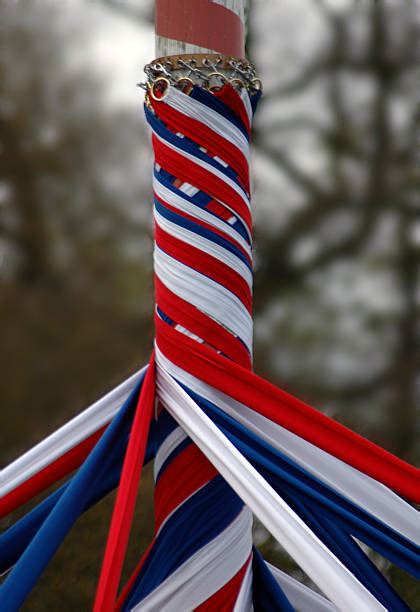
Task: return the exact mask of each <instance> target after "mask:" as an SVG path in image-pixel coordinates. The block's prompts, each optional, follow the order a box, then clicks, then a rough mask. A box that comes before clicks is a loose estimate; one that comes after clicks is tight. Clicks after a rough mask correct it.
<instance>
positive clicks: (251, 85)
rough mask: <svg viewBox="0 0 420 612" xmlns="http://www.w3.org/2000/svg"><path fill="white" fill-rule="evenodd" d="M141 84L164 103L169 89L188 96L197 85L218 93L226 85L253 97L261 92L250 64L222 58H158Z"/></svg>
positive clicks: (148, 65) (184, 56)
mask: <svg viewBox="0 0 420 612" xmlns="http://www.w3.org/2000/svg"><path fill="white" fill-rule="evenodd" d="M144 72H145V73H146V77H147V79H146V81H145V82H143V83H139V87H142V88H143V89H145V90H146V91H147V92H148V95H151V96H152V97H153V98H156V99H162V98H163V97H164V96H165V95H166V91H167V90H168V89H169V88H170V87H176V88H177V89H180V90H182V91H184V92H185V93H187V94H188V93H189V92H190V91H191V89H192V88H193V86H194V85H199V86H200V87H202V88H204V89H207V90H209V91H215V90H217V89H220V88H221V87H223V85H225V84H226V83H229V84H230V85H231V86H232V87H234V88H235V89H237V90H241V89H243V88H245V89H247V90H248V92H249V93H250V94H251V95H253V94H256V93H257V92H258V91H260V90H261V89H262V84H261V81H260V79H259V78H258V77H257V72H256V69H255V66H254V65H253V64H252V63H251V62H248V61H247V60H243V59H239V58H235V57H224V56H219V55H204V54H197V55H191V56H188V55H183V56H172V57H166V58H159V59H157V60H155V61H153V62H151V63H150V64H147V65H146V66H145V67H144Z"/></svg>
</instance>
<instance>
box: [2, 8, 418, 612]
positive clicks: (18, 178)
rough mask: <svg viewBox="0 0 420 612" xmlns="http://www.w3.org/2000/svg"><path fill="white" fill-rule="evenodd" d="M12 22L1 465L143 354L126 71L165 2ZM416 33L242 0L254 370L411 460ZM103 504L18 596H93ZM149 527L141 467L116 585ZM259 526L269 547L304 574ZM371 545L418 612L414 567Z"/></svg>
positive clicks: (73, 603) (139, 187)
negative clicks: (258, 82)
mask: <svg viewBox="0 0 420 612" xmlns="http://www.w3.org/2000/svg"><path fill="white" fill-rule="evenodd" d="M140 5H141V6H140ZM417 9H418V5H417ZM0 24H1V25H0V320H1V323H2V328H1V329H2V333H1V339H2V342H1V347H2V350H1V352H0V369H1V372H2V376H1V377H0V397H1V403H2V411H1V431H2V444H1V459H2V463H3V465H4V464H6V463H7V462H8V461H10V460H12V459H13V458H14V457H16V456H18V455H19V454H20V453H22V452H23V451H24V450H26V449H27V448H29V447H30V446H31V445H33V444H34V443H36V442H37V441H39V440H40V439H41V438H42V437H44V436H45V435H46V434H48V433H49V432H51V431H53V430H54V429H55V428H56V427H58V426H59V425H61V424H63V423H64V422H66V421H67V420H68V419H69V418H71V417H72V416H73V415H75V414H77V413H78V412H79V411H80V410H81V409H82V408H83V407H84V406H86V405H88V404H89V403H91V402H93V401H94V400H95V399H97V398H98V397H99V396H100V395H102V394H103V393H104V392H105V391H106V390H108V389H111V388H112V387H113V386H114V385H115V384H117V383H118V382H119V381H121V380H122V379H123V378H124V377H125V376H127V375H128V374H129V373H131V372H132V371H134V370H135V369H136V368H137V367H138V366H139V365H141V364H143V363H144V362H145V361H146V359H147V356H148V354H149V352H150V349H151V346H152V339H153V325H152V310H153V308H152V304H153V288H152V269H151V251H152V223H151V204H150V202H151V197H150V196H151V194H150V189H151V187H150V183H151V181H150V172H151V153H150V148H149V137H148V134H147V130H146V128H145V124H144V119H143V117H142V113H141V95H140V93H141V92H140V91H138V90H136V89H135V87H134V85H135V83H136V80H140V79H141V68H142V63H143V64H144V63H145V61H147V60H149V59H151V54H152V53H153V52H152V51H151V41H153V25H152V24H153V6H152V2H151V1H150V0H142V1H141V2H138V1H136V2H134V0H132V1H131V2H130V1H128V0H127V1H124V0H74V1H72V2H71V1H70V0H68V1H67V2H63V3H61V2H60V3H58V2H53V1H52V0H39V1H38V2H36V3H33V2H29V1H25V0H17V1H13V2H12V1H11V0H3V1H2V2H1V3H0ZM128 33H129V34H130V35H129V36H128ZM418 34H419V11H418V10H416V3H415V2H414V1H413V2H411V1H410V0H389V1H387V0H377V1H374V0H282V2H279V1H278V0H253V1H252V2H251V3H250V6H249V42H248V52H249V55H250V57H252V59H254V61H255V62H256V63H257V65H258V68H259V70H260V72H261V74H262V77H263V80H264V83H265V95H264V98H263V101H262V103H261V107H260V110H259V113H258V116H257V119H256V125H255V146H254V168H253V175H254V210H255V218H256V246H255V268H256V275H255V353H256V357H255V369H256V370H257V372H259V373H261V374H262V375H264V376H267V377H268V378H269V379H271V380H272V381H274V382H276V383H277V384H279V385H280V386H282V387H283V388H285V389H287V390H289V391H290V392H292V393H294V394H296V395H298V396H299V397H301V398H302V399H304V400H306V401H307V402H308V403H310V404H311V405H314V406H316V407H318V408H319V409H321V410H323V411H324V412H326V413H327V414H329V415H331V416H333V417H334V418H337V419H338V420H340V421H341V422H343V423H345V424H347V425H349V426H351V427H352V428H353V429H355V430H357V431H358V432H360V433H361V434H363V435H365V436H368V437H369V438H370V439H372V440H374V441H375V442H378V443H379V444H381V445H383V446H385V447H386V448H388V449H389V450H391V451H392V452H394V453H396V454H398V455H399V456H401V457H403V458H404V459H406V460H408V461H411V462H415V461H416V459H418V454H417V455H416V439H417V435H418V431H417V429H416V420H415V418H416V412H415V409H416V397H415V392H416V357H417V355H416V351H417V345H416V332H417V329H416V326H417V325H418V300H417V298H418V286H416V274H417V261H418V255H419V249H420V226H419V223H418V220H417V221H416V216H415V215H416V212H417V210H416V209H418V205H419V196H418V193H419V192H418V186H419V167H418V161H419V153H418V151H417V152H416V145H417V146H418V140H417V141H416V130H417V128H418V118H419V117H418V114H419V110H418V104H417V103H418V99H416V97H417V96H416V76H415V70H416V62H417V61H418V57H416V44H415V41H416V37H418ZM127 65H130V66H136V68H135V71H133V72H130V71H129V70H128V69H127ZM136 71H137V72H136ZM125 76H126V77H127V78H126V79H125V80H124V78H125ZM127 81H130V82H128V84H127ZM121 83H124V87H125V89H124V91H122V89H123V88H124V87H123V86H122V85H121ZM417 453H418V449H417ZM112 502H113V495H110V496H108V498H107V499H105V500H104V501H103V502H101V504H99V505H98V506H97V507H96V508H95V509H93V510H91V511H90V512H88V513H87V514H86V515H85V516H84V517H82V519H81V520H80V521H79V523H78V524H77V526H76V528H75V529H74V530H73V532H72V534H71V535H70V536H69V538H68V539H67V540H66V544H65V546H64V547H63V549H62V550H61V551H60V552H59V554H58V555H57V556H56V558H55V559H54V561H53V563H52V564H51V566H50V567H49V569H48V571H47V572H46V574H45V575H44V576H43V578H42V580H41V581H40V583H39V585H38V586H37V588H36V589H35V591H34V593H33V594H32V596H31V598H30V599H29V601H28V603H27V604H26V606H25V609H27V610H31V611H38V610H43V611H45V610H56V609H58V608H60V609H62V610H75V609H77V610H88V609H89V607H90V604H91V602H92V598H93V595H94V590H95V581H96V579H97V576H98V573H99V569H100V562H101V556H102V553H103V549H104V543H105V534H106V530H107V527H108V522H109V517H110V512H111V510H112ZM28 507H29V506H28ZM16 516H17V513H16V515H15V516H14V517H12V518H11V519H10V521H11V520H14V519H15V518H16ZM152 522H153V507H152V480H151V472H150V468H148V470H147V471H146V475H145V477H144V479H143V484H142V493H141V496H140V499H139V502H138V512H137V519H136V523H135V526H134V533H133V537H132V539H131V544H130V550H129V555H128V559H127V564H126V565H127V567H126V573H125V576H126V577H127V576H128V572H129V570H130V569H131V568H132V567H133V566H134V564H135V563H136V560H137V559H138V558H139V556H140V554H141V552H142V550H143V549H144V548H145V546H146V545H147V542H148V538H149V537H150V533H151V531H152ZM255 531H256V534H255V535H256V538H257V540H258V542H259V543H260V544H261V547H262V550H263V551H264V553H265V554H266V555H267V557H268V558H270V559H271V560H273V561H275V562H276V563H278V564H280V565H281V566H282V567H284V568H286V569H289V571H291V572H294V573H295V574H296V575H299V576H300V574H299V570H298V569H297V568H296V567H295V566H294V565H293V563H292V562H291V560H290V559H288V558H287V556H286V555H285V554H284V553H283V551H282V550H281V547H280V546H278V545H276V544H275V543H274V542H273V541H272V540H271V538H269V537H268V536H267V533H266V532H265V531H264V530H263V529H262V528H261V527H260V526H259V525H256V527H255ZM372 557H373V558H374V560H375V561H376V562H377V563H378V564H379V566H380V567H381V569H382V570H383V571H385V572H386V573H387V575H388V576H389V578H390V579H391V581H392V582H393V584H394V585H395V586H396V588H397V589H398V590H399V591H400V593H401V594H402V595H403V596H404V597H406V598H407V600H408V601H409V602H410V604H411V606H412V609H416V608H417V609H420V603H419V601H418V599H417V600H416V598H415V591H414V584H413V581H411V580H410V579H409V578H408V577H407V576H405V575H404V574H403V573H402V572H400V571H398V570H397V569H396V568H394V567H393V566H391V565H389V564H388V563H385V562H384V561H383V560H380V559H379V558H378V559H377V558H376V557H375V555H372ZM302 578H303V579H304V577H303V576H302Z"/></svg>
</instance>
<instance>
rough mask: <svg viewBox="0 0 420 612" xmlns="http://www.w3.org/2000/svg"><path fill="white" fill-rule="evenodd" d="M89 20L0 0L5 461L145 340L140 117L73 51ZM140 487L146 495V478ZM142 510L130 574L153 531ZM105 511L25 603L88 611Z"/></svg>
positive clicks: (146, 239) (107, 503)
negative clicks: (117, 102)
mask: <svg viewBox="0 0 420 612" xmlns="http://www.w3.org/2000/svg"><path fill="white" fill-rule="evenodd" d="M79 9H80V6H79ZM93 16H95V18H96V21H95V22H96V24H97V25H98V24H100V19H101V13H96V14H92V12H90V13H89V12H86V11H81V10H77V7H75V6H73V5H72V6H67V7H63V6H58V5H57V4H56V3H53V2H44V3H36V4H33V3H29V2H23V1H21V2H3V3H0V23H1V30H2V32H1V36H0V320H1V322H2V333H1V346H2V351H1V353H0V370H1V373H2V375H1V377H0V396H1V398H2V406H3V407H5V408H4V409H3V410H2V411H1V414H2V422H1V431H2V444H1V454H2V462H3V464H4V463H5V462H8V461H9V460H11V459H12V458H14V457H15V456H17V455H18V454H19V453H21V452H23V451H25V450H26V449H28V448H30V447H31V446H32V445H33V444H35V443H36V442H38V441H39V440H40V439H42V438H43V437H45V436H46V435H47V434H48V433H50V432H51V431H53V430H54V429H55V428H56V427H58V426H59V425H61V424H63V423H65V422H66V421H67V420H68V419H69V418H70V417H71V416H73V415H74V414H77V413H78V412H79V411H80V410H81V409H82V408H83V407H85V406H86V405H88V404H89V403H90V402H92V401H95V400H96V399H97V398H98V397H100V396H101V395H103V394H104V393H105V392H106V390H109V389H111V388H112V387H113V386H115V385H116V384H117V383H118V382H120V381H121V380H122V379H123V378H124V377H126V376H127V375H128V374H129V373H130V372H133V371H134V370H135V369H136V368H137V367H139V366H140V365H142V364H143V363H144V361H145V360H146V359H147V356H148V354H149V352H150V348H151V346H152V338H153V324H152V303H153V291H152V279H151V248H152V241H151V237H150V233H151V232H150V229H149V227H150V225H151V219H150V210H151V208H150V205H149V202H148V201H147V198H148V197H149V190H150V188H149V182H150V181H149V175H150V172H148V171H147V170H145V169H144V167H145V166H149V164H150V162H149V160H150V154H149V152H148V147H147V140H146V138H145V136H144V132H143V126H142V124H141V123H140V121H139V116H138V113H137V114H136V113H135V111H134V110H133V111H131V110H125V109H121V108H118V107H112V106H111V105H110V104H108V105H107V104H106V102H105V100H106V95H105V94H106V86H107V84H106V83H105V82H104V81H103V79H99V77H98V76H97V72H95V70H94V66H93V64H92V65H90V64H89V63H88V62H87V61H86V58H85V57H84V56H83V54H84V53H85V50H86V49H87V48H88V46H89V44H90V38H89V37H90V34H91V33H90V32H89V28H88V27H87V25H86V24H87V22H85V21H84V20H85V18H86V17H91V18H92V17H93ZM88 21H89V19H88ZM90 66H91V67H90ZM133 86H134V83H133ZM139 103H140V97H139ZM146 184H147V185H148V188H147V189H146V187H145V186H146ZM144 481H145V483H146V484H145V490H146V491H149V494H151V482H152V477H151V474H150V471H149V473H147V474H146V476H145V480H144ZM142 503H143V506H145V509H144V508H143V510H142V511H141V512H139V513H138V517H139V518H138V523H137V525H136V526H135V534H136V537H135V539H134V541H133V542H132V545H131V549H130V554H129V560H128V563H129V565H130V567H131V568H132V567H133V564H134V563H135V562H137V560H138V558H139V555H140V554H141V551H142V548H144V547H145V546H146V543H147V541H148V539H149V536H150V531H151V528H152V520H153V514H152V504H151V503H150V501H147V502H144V497H143V502H142ZM111 507H112V496H111V497H108V498H107V499H106V500H104V502H102V504H100V505H99V506H98V507H97V508H95V509H94V510H93V511H92V512H90V513H89V514H88V515H86V516H85V517H83V518H82V519H81V521H79V523H78V525H77V527H76V529H75V530H74V532H72V535H71V536H70V537H69V539H68V541H66V546H64V547H63V550H62V551H60V553H59V554H58V555H57V558H56V559H54V561H53V563H52V564H51V566H50V567H49V569H48V571H47V573H46V575H45V577H44V578H43V579H42V580H41V582H40V584H39V585H38V586H37V588H36V589H35V591H34V594H33V595H32V596H31V597H30V599H29V601H28V603H27V606H25V609H28V610H31V612H34V611H36V610H42V611H45V610H53V609H57V608H58V607H60V608H61V609H67V610H75V609H79V610H81V609H87V608H88V607H89V603H87V602H90V601H91V599H92V596H93V593H94V589H95V584H96V579H97V576H98V573H99V569H100V563H101V556H102V553H103V547H104V545H105V538H106V531H107V528H108V521H109V517H110V511H111ZM15 518H16V516H14V517H11V518H10V520H14V519H15ZM140 521H141V523H140ZM140 524H141V525H142V527H141V530H139V525H140Z"/></svg>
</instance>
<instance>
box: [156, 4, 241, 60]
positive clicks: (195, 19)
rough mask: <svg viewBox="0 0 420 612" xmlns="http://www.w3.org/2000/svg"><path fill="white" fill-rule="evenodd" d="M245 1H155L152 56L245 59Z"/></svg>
mask: <svg viewBox="0 0 420 612" xmlns="http://www.w3.org/2000/svg"><path fill="white" fill-rule="evenodd" d="M245 2H246V0H156V55H157V56H158V57H162V56H165V55H177V54H185V53H220V54H222V55H233V56H235V57H245V27H244V5H245Z"/></svg>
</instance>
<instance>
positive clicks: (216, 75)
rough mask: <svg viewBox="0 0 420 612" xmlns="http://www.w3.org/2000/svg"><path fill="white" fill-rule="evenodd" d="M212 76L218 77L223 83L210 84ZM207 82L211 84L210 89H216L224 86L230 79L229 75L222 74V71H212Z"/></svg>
mask: <svg viewBox="0 0 420 612" xmlns="http://www.w3.org/2000/svg"><path fill="white" fill-rule="evenodd" d="M212 78H218V79H221V81H222V84H221V85H211V84H210V81H211V79H212ZM207 82H208V84H209V85H208V88H209V91H214V90H216V89H220V88H221V87H223V86H224V85H225V84H226V83H228V82H229V81H228V79H227V77H226V76H225V75H224V74H222V73H221V72H211V73H210V74H209V75H208V77H207Z"/></svg>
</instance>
